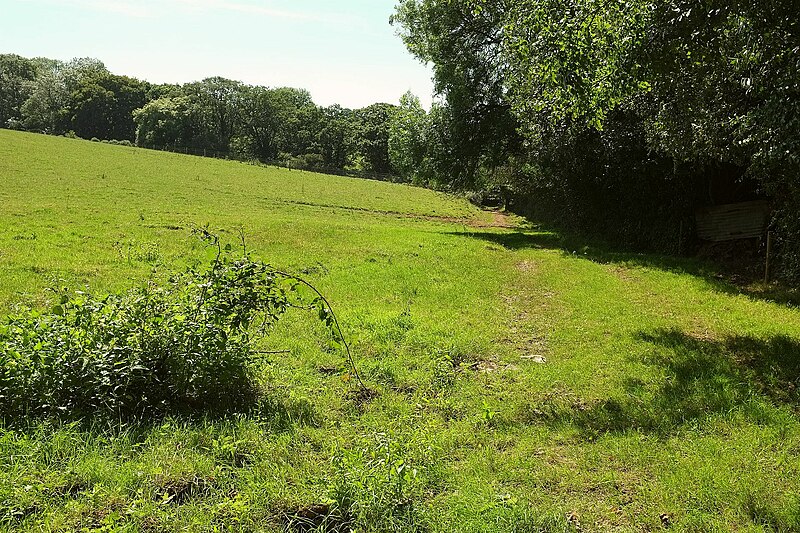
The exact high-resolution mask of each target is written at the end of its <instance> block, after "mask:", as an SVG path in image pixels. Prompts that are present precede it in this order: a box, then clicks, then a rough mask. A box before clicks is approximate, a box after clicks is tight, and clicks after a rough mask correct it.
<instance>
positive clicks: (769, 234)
mask: <svg viewBox="0 0 800 533" xmlns="http://www.w3.org/2000/svg"><path fill="white" fill-rule="evenodd" d="M771 259H772V232H771V231H768V232H767V261H766V265H765V266H764V283H769V268H770V260H771Z"/></svg>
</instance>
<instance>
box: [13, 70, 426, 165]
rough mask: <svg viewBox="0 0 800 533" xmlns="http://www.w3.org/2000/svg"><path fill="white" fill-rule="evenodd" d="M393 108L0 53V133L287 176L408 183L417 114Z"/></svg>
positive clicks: (411, 102) (408, 98) (407, 102)
mask: <svg viewBox="0 0 800 533" xmlns="http://www.w3.org/2000/svg"><path fill="white" fill-rule="evenodd" d="M402 101H403V102H404V104H403V105H404V106H405V108H403V107H400V106H397V105H392V104H387V103H376V104H373V105H370V106H367V107H364V108H362V109H346V108H343V107H341V106H339V105H332V106H328V107H321V106H318V105H316V104H315V103H314V102H313V100H312V98H311V95H310V94H309V92H308V91H306V90H304V89H296V88H288V87H279V88H270V87H262V86H253V85H247V84H244V83H242V82H238V81H234V80H229V79H225V78H221V77H211V78H207V79H204V80H202V81H198V82H192V83H186V84H182V85H172V84H152V83H148V82H146V81H142V80H138V79H136V78H132V77H129V76H123V75H117V74H113V73H111V72H109V71H108V69H107V68H106V67H105V65H104V64H103V63H102V62H101V61H99V60H97V59H92V58H80V59H74V60H72V61H68V62H62V61H56V60H52V59H45V58H33V59H29V58H24V57H21V56H19V55H15V54H4V55H0V127H5V128H11V129H18V130H26V131H34V132H40V133H47V134H52V135H65V134H67V135H73V134H74V135H75V136H77V137H80V138H84V139H97V140H107V141H113V142H122V143H131V144H136V145H138V146H142V147H146V148H156V149H171V150H174V149H182V150H187V151H191V152H192V153H196V154H197V153H204V152H208V153H222V154H229V155H230V156H232V157H236V158H240V159H250V160H257V161H262V162H278V163H281V164H289V165H291V166H293V167H296V168H305V169H325V170H337V169H338V170H354V171H366V172H372V173H377V174H381V175H387V176H388V175H391V176H393V177H396V178H399V179H402V178H403V177H404V176H409V177H410V174H408V168H409V166H408V165H409V162H408V157H406V155H405V152H404V150H405V148H404V147H405V146H406V145H410V144H413V143H414V142H416V139H412V138H411V137H410V136H409V132H408V131H407V130H406V122H407V121H408V117H407V115H409V113H412V114H413V113H422V114H425V112H424V110H422V108H421V107H420V105H419V100H418V99H417V98H416V97H415V96H413V95H411V94H410V93H409V94H406V95H405V96H403V98H402ZM412 108H413V111H409V109H412Z"/></svg>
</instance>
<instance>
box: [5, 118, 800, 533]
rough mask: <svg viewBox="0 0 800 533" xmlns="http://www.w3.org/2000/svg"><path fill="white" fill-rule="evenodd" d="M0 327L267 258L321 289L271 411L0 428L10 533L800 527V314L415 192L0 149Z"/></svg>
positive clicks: (302, 316)
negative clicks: (336, 335)
mask: <svg viewBox="0 0 800 533" xmlns="http://www.w3.org/2000/svg"><path fill="white" fill-rule="evenodd" d="M0 183H2V187H0V312H2V314H3V315H5V314H8V313H14V312H15V310H16V309H18V308H19V307H20V306H33V307H36V308H42V309H48V308H49V307H50V306H52V305H53V303H54V301H53V299H54V293H53V292H52V291H51V290H49V289H50V288H54V287H55V288H57V287H69V288H71V289H73V290H86V291H91V292H93V293H98V294H105V293H110V292H118V291H123V290H126V289H128V288H130V287H132V286H134V285H136V284H137V283H141V282H144V281H146V280H153V281H154V282H156V283H158V282H159V280H163V279H164V278H165V277H166V276H168V275H169V273H170V272H172V271H175V270H180V269H182V268H184V267H185V266H186V265H187V264H190V263H191V262H192V261H193V260H196V259H197V258H202V257H205V256H206V255H207V250H206V247H205V246H204V244H203V243H202V242H200V241H199V240H198V239H197V238H196V237H194V236H193V235H192V232H191V229H192V228H193V227H204V226H207V227H208V228H209V230H210V231H213V232H214V233H216V234H217V235H219V236H220V237H221V239H222V242H223V243H226V244H228V243H230V244H232V246H237V245H238V243H239V242H240V235H242V234H243V235H244V238H245V242H246V244H247V247H248V249H249V250H251V252H252V253H253V254H254V256H256V257H258V258H260V259H262V260H264V261H266V262H268V263H270V264H271V265H274V266H275V267H276V268H280V269H281V270H284V271H288V272H292V273H296V274H298V275H301V276H303V277H304V278H305V279H307V280H309V281H310V282H312V283H313V284H314V285H315V286H316V287H318V288H319V289H320V290H321V291H322V292H323V293H324V294H325V295H326V296H327V297H328V299H329V300H330V302H331V304H332V305H333V308H334V310H335V311H336V313H337V314H338V317H339V320H340V322H341V325H342V328H343V330H344V334H345V337H346V338H347V340H348V341H349V343H350V346H351V348H352V351H353V355H354V357H355V360H356V363H357V365H358V367H359V369H360V371H361V373H362V375H363V378H364V381H365V383H366V384H367V386H368V387H369V389H370V391H372V393H371V394H369V395H364V394H358V392H357V388H356V387H355V384H354V382H353V378H352V376H351V373H350V370H349V368H348V366H347V363H346V361H345V359H344V355H343V353H342V352H341V350H339V349H338V348H337V347H336V346H334V345H332V344H331V342H330V335H329V332H327V331H326V330H325V328H324V327H323V326H322V325H321V324H320V323H319V321H318V320H317V319H316V317H315V316H313V314H312V313H309V312H306V311H303V310H300V309H296V310H293V311H291V312H290V313H289V314H287V315H286V316H284V317H282V318H281V320H280V321H279V322H278V323H277V325H276V326H275V328H274V329H273V330H271V331H270V332H269V335H268V336H267V337H265V338H264V339H263V340H262V341H261V344H260V348H261V349H262V350H263V351H268V352H279V353H272V354H270V355H269V356H267V357H265V358H263V359H262V360H259V361H257V362H254V363H253V364H254V365H257V367H258V370H257V373H258V381H259V387H260V392H261V397H260V399H259V403H258V405H257V406H256V408H254V409H250V410H247V411H245V412H240V413H230V414H228V415H225V416H203V415H198V416H168V417H166V418H159V417H144V418H142V419H140V420H133V421H132V420H125V421H113V420H107V419H101V418H98V419H80V420H72V421H70V420H60V421H55V420H24V421H14V422H13V423H12V422H6V423H5V424H4V425H3V426H2V427H0V464H1V465H2V468H0V529H4V530H8V531H154V532H155V531H285V530H289V531H294V530H296V531H312V530H315V529H316V530H321V531H322V530H330V531H335V530H342V531H345V530H346V531H349V530H353V531H431V532H438V531H442V532H444V531H463V532H479V531H480V532H490V531H497V532H501V531H502V532H507V531H518V532H534V531H542V532H555V531H652V530H660V529H670V530H674V531H731V530H737V531H792V530H798V529H800V487H798V484H797V479H798V478H799V476H800V417H799V416H798V409H797V406H798V401H800V392H798V385H800V366H798V356H800V313H799V312H798V310H797V309H795V308H794V307H792V306H790V305H787V304H785V303H776V302H774V301H770V300H769V299H768V298H766V297H760V296H759V294H760V293H750V294H749V295H748V294H744V293H743V292H742V291H740V290H739V289H738V288H737V287H734V286H732V285H730V284H728V283H727V282H725V281H724V280H721V279H718V278H717V277H716V276H715V275H714V270H713V268H712V267H711V265H708V264H705V263H701V262H697V261H694V260H688V259H685V260H684V259H670V258H665V257H659V256H650V255H638V254H628V253H623V252H615V251H613V250H609V249H606V248H603V247H598V246H596V245H592V244H591V243H581V242H579V241H577V240H576V239H574V238H570V237H568V236H564V235H559V234H558V233H556V232H554V231H551V230H548V229H546V228H542V227H539V226H538V225H537V224H535V223H534V222H530V221H526V220H522V219H519V218H516V217H513V216H506V215H500V214H495V213H488V212H483V211H480V210H478V209H477V208H475V207H473V206H471V205H470V204H469V203H468V202H466V201H465V200H463V199H460V198H458V197H454V196H448V195H445V194H441V193H437V192H433V191H430V190H426V189H420V188H414V187H410V186H406V185H396V184H389V183H382V182H376V181H366V180H358V179H351V178H343V177H336V176H325V175H319V174H313V173H309V172H302V171H289V170H284V169H275V168H264V167H258V166H251V165H247V164H243V163H238V162H228V161H220V160H213V159H205V158H199V157H192V156H185V155H177V154H169V153H161V152H155V151H149V150H143V149H138V148H130V147H123V146H110V145H105V144H100V143H91V142H88V141H82V140H77V139H66V138H57V137H46V136H40V135H34V134H26V133H17V132H10V131H5V130H0Z"/></svg>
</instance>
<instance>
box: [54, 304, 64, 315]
mask: <svg viewBox="0 0 800 533" xmlns="http://www.w3.org/2000/svg"><path fill="white" fill-rule="evenodd" d="M51 312H52V313H53V314H54V315H58V316H64V308H63V307H61V306H60V305H55V306H53V309H51Z"/></svg>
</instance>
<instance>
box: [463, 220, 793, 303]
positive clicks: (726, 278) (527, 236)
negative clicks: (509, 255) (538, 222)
mask: <svg viewBox="0 0 800 533" xmlns="http://www.w3.org/2000/svg"><path fill="white" fill-rule="evenodd" d="M447 234H448V235H453V236H457V237H468V238H472V239H478V240H482V241H486V242H489V243H492V244H497V245H500V246H502V247H504V248H506V249H508V250H525V249H539V250H558V251H561V252H562V253H563V254H564V255H567V256H571V257H577V258H582V259H587V260H589V261H592V262H595V263H601V264H625V265H628V266H634V267H644V268H651V269H656V270H663V271H667V272H673V273H676V274H688V275H690V276H695V277H699V278H702V279H703V280H704V281H705V282H706V283H708V285H709V287H710V288H711V289H712V290H714V291H716V292H720V293H723V294H731V295H738V294H743V295H746V296H748V297H751V298H754V299H759V300H764V301H769V302H774V303H778V304H781V305H786V306H796V305H799V304H800V292H798V290H797V289H796V288H791V287H780V286H775V285H763V284H759V283H753V282H752V279H748V278H747V277H746V276H743V275H742V274H741V273H736V272H734V271H731V270H726V269H725V268H724V267H723V266H722V265H719V264H716V263H712V262H710V261H708V260H702V259H697V258H688V257H676V256H668V255H658V254H653V253H637V252H631V251H627V250H624V249H621V248H619V247H614V246H612V245H607V244H600V245H596V244H587V241H586V240H584V239H581V238H579V237H575V236H571V235H567V234H560V233H557V232H553V231H545V230H541V231H523V230H516V231H511V232H483V231H474V232H473V231H453V232H448V233H447Z"/></svg>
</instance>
